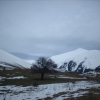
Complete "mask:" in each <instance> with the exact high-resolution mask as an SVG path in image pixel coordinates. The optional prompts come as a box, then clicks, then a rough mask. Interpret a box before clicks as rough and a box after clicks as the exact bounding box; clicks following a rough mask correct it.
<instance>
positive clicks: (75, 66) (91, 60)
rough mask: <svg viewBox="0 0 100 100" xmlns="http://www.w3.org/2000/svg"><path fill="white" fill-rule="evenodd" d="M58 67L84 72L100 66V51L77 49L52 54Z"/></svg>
mask: <svg viewBox="0 0 100 100" xmlns="http://www.w3.org/2000/svg"><path fill="white" fill-rule="evenodd" d="M51 59H52V60H53V61H55V63H57V64H58V67H59V68H60V69H63V70H67V71H73V72H74V71H75V72H80V73H84V72H87V71H90V70H94V69H96V68H97V67H98V66H100V51H98V50H85V49H81V48H79V49H77V50H75V51H71V52H67V53H64V54H60V55H56V56H52V57H51Z"/></svg>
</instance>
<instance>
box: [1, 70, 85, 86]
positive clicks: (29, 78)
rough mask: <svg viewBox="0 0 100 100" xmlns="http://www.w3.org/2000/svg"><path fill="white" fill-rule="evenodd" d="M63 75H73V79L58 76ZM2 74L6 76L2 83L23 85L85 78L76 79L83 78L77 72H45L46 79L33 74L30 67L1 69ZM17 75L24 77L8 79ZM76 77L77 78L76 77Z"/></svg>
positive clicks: (73, 80)
mask: <svg viewBox="0 0 100 100" xmlns="http://www.w3.org/2000/svg"><path fill="white" fill-rule="evenodd" d="M59 75H62V76H66V77H73V79H66V78H58V77H57V76H59ZM0 76H2V77H5V79H4V81H0V83H1V84H0V85H23V86H29V85H34V83H37V84H39V85H40V84H51V83H64V82H75V81H78V80H84V79H76V78H82V76H80V75H78V74H76V73H68V72H66V73H61V72H59V73H49V74H45V76H44V80H40V74H39V73H38V74H32V73H31V72H30V70H29V69H25V70H21V69H16V70H5V71H0ZM16 76H24V77H25V78H24V79H7V78H9V77H10V78H11V77H16ZM74 77H75V79H74ZM85 80H86V79H85Z"/></svg>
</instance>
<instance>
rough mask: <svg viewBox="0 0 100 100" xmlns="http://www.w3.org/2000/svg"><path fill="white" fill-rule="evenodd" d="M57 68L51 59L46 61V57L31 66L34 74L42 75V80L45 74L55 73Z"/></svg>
mask: <svg viewBox="0 0 100 100" xmlns="http://www.w3.org/2000/svg"><path fill="white" fill-rule="evenodd" d="M55 68H57V64H55V63H54V61H52V60H51V59H46V58H44V57H40V58H39V59H38V60H37V61H36V63H34V64H33V65H32V66H31V72H32V73H40V74H41V80H43V78H44V74H45V73H51V72H53V71H55Z"/></svg>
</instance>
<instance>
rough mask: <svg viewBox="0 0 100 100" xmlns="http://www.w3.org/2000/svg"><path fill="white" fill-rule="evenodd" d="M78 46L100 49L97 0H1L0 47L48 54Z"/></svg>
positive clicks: (99, 5) (98, 5)
mask: <svg viewBox="0 0 100 100" xmlns="http://www.w3.org/2000/svg"><path fill="white" fill-rule="evenodd" d="M77 48H84V49H87V50H91V49H97V50H100V0H0V49H2V50H5V51H7V52H10V53H12V54H16V55H25V54H26V55H30V56H45V57H48V56H52V55H57V54H61V53H65V52H68V51H71V50H75V49H77ZM20 57H21V56H20Z"/></svg>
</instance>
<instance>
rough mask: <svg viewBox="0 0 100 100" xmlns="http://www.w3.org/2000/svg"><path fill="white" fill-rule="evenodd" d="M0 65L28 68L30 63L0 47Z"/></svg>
mask: <svg viewBox="0 0 100 100" xmlns="http://www.w3.org/2000/svg"><path fill="white" fill-rule="evenodd" d="M0 66H4V67H12V68H16V67H19V68H30V66H31V64H29V63H28V62H26V61H24V60H22V59H20V58H17V57H15V56H13V55H11V54H9V53H7V52H5V51H3V50H1V49H0Z"/></svg>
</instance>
